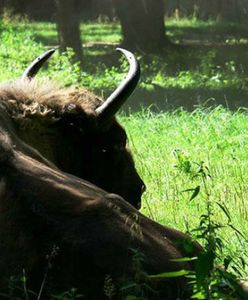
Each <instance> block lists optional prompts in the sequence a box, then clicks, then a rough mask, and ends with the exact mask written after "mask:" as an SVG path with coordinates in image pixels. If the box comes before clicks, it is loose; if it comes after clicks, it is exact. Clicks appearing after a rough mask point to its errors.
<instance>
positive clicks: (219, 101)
mask: <svg viewBox="0 0 248 300" xmlns="http://www.w3.org/2000/svg"><path fill="white" fill-rule="evenodd" d="M217 105H223V106H224V107H228V108H229V109H231V110H237V109H238V108H240V107H248V93H247V92H245V91H243V90H237V89H232V88H226V89H223V90H211V89H203V88H201V89H188V88H187V89H178V88H170V89H163V88H159V87H156V88H155V89H154V90H153V91H146V90H142V89H137V90H136V91H135V92H134V94H133V95H132V96H131V97H130V98H129V100H128V101H127V103H126V104H125V105H124V107H123V109H124V111H126V112H137V111H140V110H141V109H142V108H148V107H149V108H150V109H151V110H152V111H154V112H160V111H168V110H175V109H177V108H179V107H183V108H184V109H186V110H188V111H192V110H194V109H195V108H196V107H197V106H204V107H210V106H217Z"/></svg>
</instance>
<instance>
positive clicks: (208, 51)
mask: <svg viewBox="0 0 248 300" xmlns="http://www.w3.org/2000/svg"><path fill="white" fill-rule="evenodd" d="M166 25H167V34H168V36H169V37H170V38H171V40H172V41H173V42H174V43H175V46H173V47H172V48H171V49H169V50H168V52H167V53H164V54H163V55H161V56H155V55H139V59H140V62H141V66H142V78H141V84H140V89H139V94H137V95H138V96H139V99H138V101H139V104H144V105H145V106H147V105H150V104H152V103H154V102H156V104H157V106H158V107H159V108H168V107H169V108H175V107H178V106H180V105H184V106H186V107H188V108H190V109H192V107H193V105H194V104H195V103H198V102H201V103H204V102H206V100H208V99H211V101H210V105H213V104H226V103H228V105H229V106H230V107H239V106H244V103H245V100H244V97H245V95H246V93H247V86H248V83H247V76H246V70H247V68H248V52H247V51H246V45H247V43H248V39H247V28H248V26H247V23H241V24H235V23H218V22H216V21H207V22H203V21H199V20H197V19H195V18H192V19H190V20H189V19H179V20H175V19H169V20H167V22H166ZM81 29H82V40H83V41H84V54H85V61H84V70H83V72H81V73H80V72H79V67H78V64H74V66H71V65H70V63H69V61H70V57H71V55H69V59H68V55H64V56H62V57H59V55H57V56H56V55H55V57H54V58H53V59H52V60H51V70H52V72H51V71H50V69H49V71H48V75H49V76H51V77H52V78H54V79H56V80H59V81H61V82H62V84H65V85H69V84H72V83H79V84H83V85H84V86H85V87H87V88H89V89H91V90H94V91H95V92H97V93H99V94H102V92H103V91H104V93H106V92H109V91H110V90H112V89H113V88H114V83H115V82H117V81H118V80H120V79H121V78H122V76H124V73H125V66H126V64H124V66H122V67H121V68H120V67H119V65H120V62H121V61H122V59H120V55H119V54H118V53H115V52H114V49H115V48H116V46H117V45H118V44H119V42H120V41H121V32H120V25H119V24H118V23H93V24H92V23H86V24H82V26H81ZM1 41H2V43H1V45H0V57H1V58H2V59H1V61H2V62H1V65H0V67H1V69H2V70H4V71H3V72H1V75H0V79H1V80H3V79H8V78H13V76H14V77H16V76H18V75H19V74H20V73H21V72H22V70H23V68H24V67H25V66H26V65H27V63H28V62H30V60H32V58H33V57H35V56H36V55H38V54H39V53H40V52H41V51H42V49H43V48H44V47H54V46H55V47H56V45H57V44H58V41H57V33H56V25H55V24H54V23H44V22H43V23H41V22H40V23H32V22H28V21H25V20H24V21H21V22H20V21H19V20H18V22H17V21H9V19H8V18H6V17H5V18H4V19H3V20H2V21H1ZM6 45H10V47H8V49H7V48H6ZM17 57H18V59H17ZM6 58H8V60H7V63H8V65H7V68H6ZM3 59H4V62H3ZM118 60H120V62H119V61H118ZM117 66H118V72H117ZM123 68H124V69H123ZM6 69H7V71H6ZM54 69H55V72H54ZM74 71H75V72H77V73H75V72H74ZM121 72H122V74H121ZM43 74H44V75H45V76H47V73H46V72H43ZM40 76H42V75H40ZM151 92H153V95H154V97H155V99H156V101H154V99H153V97H151ZM141 99H142V100H141ZM139 104H138V105H136V106H137V107H138V106H139Z"/></svg>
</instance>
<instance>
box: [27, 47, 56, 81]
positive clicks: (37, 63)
mask: <svg viewBox="0 0 248 300" xmlns="http://www.w3.org/2000/svg"><path fill="white" fill-rule="evenodd" d="M54 52H55V49H50V50H48V51H46V52H45V53H43V54H41V55H40V56H39V57H37V58H36V59H35V60H34V61H33V62H32V63H31V64H30V65H29V66H28V67H27V69H26V70H25V72H24V73H23V75H22V79H32V78H33V77H34V76H35V75H36V74H37V72H38V71H39V69H40V68H41V67H42V65H43V64H44V63H45V62H46V61H47V60H48V58H49V57H50V56H51V55H52V54H53V53H54Z"/></svg>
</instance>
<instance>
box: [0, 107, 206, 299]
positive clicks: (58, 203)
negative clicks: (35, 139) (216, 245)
mask: <svg viewBox="0 0 248 300" xmlns="http://www.w3.org/2000/svg"><path fill="white" fill-rule="evenodd" d="M0 116H1V117H0V167H1V168H0V215H1V218H0V257H1V260H0V270H1V272H0V291H1V292H5V293H6V290H7V288H6V287H7V284H8V281H9V278H10V277H11V276H16V277H18V276H20V275H21V274H22V272H23V269H25V273H26V276H27V278H28V281H27V287H28V288H29V289H31V290H33V291H34V292H38V291H39V289H40V286H41V282H42V280H43V279H44V274H45V273H46V267H47V264H48V261H47V259H46V256H47V255H48V256H49V255H50V258H49V257H48V260H49V263H50V264H51V268H50V269H49V271H48V273H47V274H48V276H47V277H46V280H45V286H44V290H43V293H42V299H48V298H49V297H48V294H49V293H53V294H56V293H61V292H63V291H66V290H68V289H70V288H72V287H75V288H77V289H78V292H79V293H81V294H84V295H85V298H84V299H89V300H99V299H107V297H106V295H105V292H104V283H106V278H110V279H111V282H112V284H113V286H114V288H115V295H114V296H113V298H112V299H123V297H124V295H125V294H127V293H128V292H129V291H124V292H121V290H120V288H121V287H122V286H124V285H126V284H128V283H130V282H131V283H135V282H136V283H138V284H140V285H141V284H144V283H146V285H149V286H150V287H152V288H153V289H155V288H156V290H157V292H156V293H153V292H151V291H149V290H146V293H147V295H148V298H149V299H167V300H170V299H171V300H172V299H177V297H181V299H187V297H188V296H186V295H187V285H186V282H185V280H184V279H183V278H179V279H170V280H165V281H163V282H156V281H152V280H149V279H148V278H147V276H146V275H147V274H157V273H161V272H169V271H175V270H180V269H192V267H193V266H192V265H191V264H190V263H187V262H181V263H179V262H174V261H172V259H175V258H182V257H185V256H194V255H197V254H198V253H199V252H200V251H201V247H200V246H199V245H198V244H196V243H192V242H191V240H190V238H189V237H188V236H187V235H185V234H183V233H181V232H178V231H176V230H174V229H171V228H168V227H164V226H161V225H159V224H157V223H155V222H153V221H152V220H150V219H148V218H146V217H145V216H143V215H142V214H140V213H139V212H138V211H137V210H136V209H135V208H134V207H133V206H131V205H130V204H128V203H127V202H126V201H124V200H123V199H122V198H121V197H119V196H117V195H114V194H109V193H107V192H106V191H104V190H102V189H100V188H98V187H96V186H95V185H93V184H91V183H89V182H87V181H84V180H82V179H79V178H77V177H75V176H73V175H69V174H66V173H64V172H62V171H60V170H58V169H57V168H56V167H53V165H52V164H50V163H49V162H48V161H47V160H46V159H43V157H42V156H39V154H38V153H36V151H35V150H33V152H32V148H30V147H27V146H26V144H24V143H23V142H22V141H21V140H20V139H18V137H17V136H16V134H15V130H14V127H15V126H12V121H11V119H10V118H9V117H8V114H7V113H6V112H5V111H4V109H1V114H0ZM188 243H191V244H192V251H191V252H190V253H188V252H187V251H186V250H185V249H186V248H187V247H185V245H186V244H188ZM54 245H55V246H56V247H58V248H57V250H56V252H57V253H56V255H54V257H53V258H51V251H52V249H53V247H54ZM135 251H136V252H138V253H139V254H140V255H142V256H143V259H142V260H140V261H137V260H135V259H134V253H135ZM105 287H106V286H105Z"/></svg>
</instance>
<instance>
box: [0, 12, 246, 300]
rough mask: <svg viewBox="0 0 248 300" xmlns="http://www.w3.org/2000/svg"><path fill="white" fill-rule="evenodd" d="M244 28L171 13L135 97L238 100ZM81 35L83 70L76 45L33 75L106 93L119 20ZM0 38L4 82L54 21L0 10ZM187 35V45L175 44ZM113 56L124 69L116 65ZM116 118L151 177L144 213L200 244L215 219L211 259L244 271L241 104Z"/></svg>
mask: <svg viewBox="0 0 248 300" xmlns="http://www.w3.org/2000/svg"><path fill="white" fill-rule="evenodd" d="M247 28H248V27H247V24H241V25H237V24H230V23H228V24H221V25H220V24H218V23H216V22H214V21H208V22H203V21H198V20H196V19H192V20H168V21H167V30H168V34H169V36H170V38H171V39H172V40H173V41H174V42H175V43H176V44H177V46H175V47H174V48H173V49H170V51H168V53H164V54H163V56H160V57H158V56H142V55H141V56H140V61H141V66H142V70H143V75H142V80H141V84H140V91H139V92H138V93H137V95H136V100H137V101H140V98H142V97H143V96H144V95H146V99H149V100H147V102H143V104H145V105H146V106H147V105H148V104H150V103H158V105H161V106H162V107H163V103H162V102H165V99H167V98H169V100H171V101H172V102H173V104H178V103H179V104H182V103H184V104H185V106H188V107H190V108H192V106H193V103H195V102H196V101H195V99H196V98H197V97H200V98H201V100H203V102H204V101H206V100H207V99H209V98H215V99H216V102H224V101H223V99H224V100H227V101H228V103H229V104H230V105H231V106H235V105H236V106H241V105H243V103H245V100H246V98H245V95H246V97H247V88H248V82H247V76H246V74H247V67H248V52H247V51H246V49H245V47H244V45H247V43H248V40H247V38H246V36H247V32H248V31H247ZM82 37H83V41H84V43H85V70H83V72H82V71H81V70H80V68H79V64H77V63H71V61H72V56H73V53H71V51H68V52H67V53H65V54H63V55H59V54H58V53H56V54H55V55H54V57H53V58H52V59H51V61H50V64H49V67H48V68H46V67H45V68H44V69H43V71H42V72H41V73H40V74H39V76H40V77H43V76H44V77H46V76H49V77H50V78H53V79H54V80H58V81H59V82H61V84H62V85H70V84H80V85H82V84H83V85H84V86H85V87H87V88H89V89H91V90H94V91H95V92H98V93H100V94H103V96H104V95H106V93H107V92H108V91H110V90H112V89H113V88H114V87H115V86H116V82H117V81H120V80H121V78H122V77H123V76H124V74H125V72H126V69H127V64H126V62H124V61H123V60H122V59H120V62H118V59H119V56H118V55H117V54H114V52H113V49H114V48H115V46H116V45H115V44H118V43H119V42H120V40H121V36H120V26H119V24H117V23H113V24H109V23H104V24H98V23H94V24H84V25H82ZM0 38H1V44H0V80H1V81H3V80H9V79H13V78H18V77H19V76H20V75H21V74H22V72H23V70H24V69H25V67H26V66H27V64H28V63H29V62H30V61H31V60H33V58H34V57H36V56H37V55H39V54H40V53H42V51H43V50H44V48H47V47H51V46H55V45H56V44H57V35H56V27H55V25H54V24H51V23H31V22H27V21H21V22H19V20H18V22H17V21H13V20H9V19H8V18H6V17H5V18H4V19H2V20H1V21H0ZM184 39H185V45H186V46H185V47H184V48H183V47H182V46H180V45H179V44H181V43H182V40H184ZM119 63H121V64H122V68H121V71H120V70H119V67H118V69H117V67H115V66H117V65H119ZM113 65H114V67H111V66H113ZM103 91H104V92H103ZM151 91H152V92H153V93H151ZM146 93H147V94H146ZM223 95H225V96H223ZM157 97H158V99H157ZM159 97H161V99H159ZM180 97H181V98H182V101H181V102H180V101H179V100H180ZM218 97H219V98H218ZM178 99H179V100H178ZM192 99H193V100H192ZM221 99H222V100H221ZM167 100H168V99H167ZM149 101H150V102H149ZM230 101H231V102H232V101H233V102H235V103H234V104H232V103H230ZM140 103H141V101H140ZM161 103H162V104H161ZM210 104H211V105H212V104H215V102H211V101H210ZM164 106H165V104H164ZM120 119H121V122H122V123H123V124H124V126H125V128H126V129H127V131H128V134H129V142H130V147H131V149H132V151H133V153H134V156H135V160H136V163H137V167H138V169H139V172H140V174H141V176H142V177H143V178H144V181H145V182H146V185H147V192H146V194H145V195H144V200H143V208H142V211H143V213H145V214H146V215H148V216H149V217H151V218H152V219H154V220H156V221H158V222H159V223H162V224H166V225H168V226H172V227H175V228H178V229H180V230H182V231H187V232H190V233H191V234H192V235H193V236H195V237H198V238H199V235H200V236H201V238H202V239H201V240H202V242H203V243H205V244H206V245H209V242H210V241H209V239H208V238H206V236H204V234H203V232H204V226H203V225H204V224H206V222H207V221H209V218H211V226H212V227H210V229H209V227H208V229H207V230H212V229H213V228H214V230H213V232H214V236H215V245H217V244H218V245H219V243H220V242H219V240H220V241H221V243H222V244H223V247H217V248H218V251H217V250H216V252H218V254H219V256H220V255H223V256H222V257H221V259H220V257H218V256H217V257H216V258H217V263H218V262H220V263H223V261H224V259H223V257H224V258H225V259H226V261H228V265H229V269H230V270H231V271H232V272H233V273H234V274H236V275H237V276H243V277H244V278H248V269H247V266H246V264H247V263H248V247H247V236H248V226H247V225H248V221H247V220H248V208H247V206H246V205H247V198H248V189H247V182H248V172H247V167H248V112H247V110H246V109H242V110H239V111H236V112H231V111H230V110H229V109H225V108H223V107H222V106H217V107H216V108H211V109H209V108H203V107H198V108H195V109H194V110H193V112H186V111H185V110H182V109H177V110H173V111H171V112H166V113H162V112H160V113H158V114H154V113H153V112H151V110H149V109H144V110H143V111H142V112H139V113H134V114H131V115H125V114H122V115H121V116H120ZM200 221H201V225H202V226H200V225H199V224H200ZM204 222H205V223H204ZM199 227H200V229H201V230H200V231H199ZM211 228H212V229H211ZM196 229H198V230H196ZM217 237H218V238H217ZM218 239H219V240H218ZM214 251H215V250H214ZM73 292H74V291H73ZM199 297H200V296H199ZM62 298H63V295H62V296H61V299H62ZM56 299H60V298H58V297H57V298H56ZM68 299H69V296H68ZM70 299H71V298H70ZM130 299H136V298H130ZM197 299H205V298H197ZM209 299H210V298H209ZM212 299H215V298H212ZM216 299H218V298H216Z"/></svg>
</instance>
